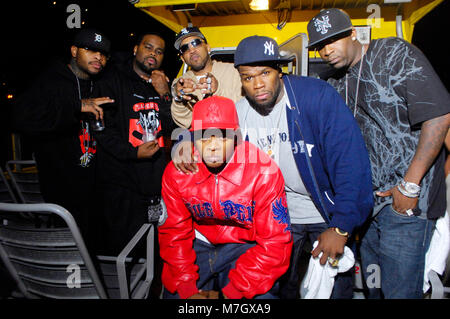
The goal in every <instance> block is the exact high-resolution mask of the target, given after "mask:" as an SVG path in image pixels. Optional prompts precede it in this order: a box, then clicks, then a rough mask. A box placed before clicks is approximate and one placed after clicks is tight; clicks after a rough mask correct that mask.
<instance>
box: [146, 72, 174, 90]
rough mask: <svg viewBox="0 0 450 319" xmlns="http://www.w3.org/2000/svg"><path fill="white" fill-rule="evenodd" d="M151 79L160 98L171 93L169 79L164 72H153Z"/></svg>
mask: <svg viewBox="0 0 450 319" xmlns="http://www.w3.org/2000/svg"><path fill="white" fill-rule="evenodd" d="M150 79H151V80H152V85H153V87H154V88H155V90H156V92H158V94H159V95H160V96H163V95H164V94H167V93H169V92H170V90H169V78H168V77H167V76H166V75H165V74H164V71H162V70H153V72H152V74H151V76H150Z"/></svg>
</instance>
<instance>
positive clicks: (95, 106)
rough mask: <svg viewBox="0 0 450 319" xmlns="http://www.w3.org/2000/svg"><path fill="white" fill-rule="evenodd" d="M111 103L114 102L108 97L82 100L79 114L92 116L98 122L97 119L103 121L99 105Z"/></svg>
mask: <svg viewBox="0 0 450 319" xmlns="http://www.w3.org/2000/svg"><path fill="white" fill-rule="evenodd" d="M113 102H114V100H113V99H110V98H109V97H96V98H90V99H82V100H81V112H83V113H92V114H94V116H95V119H96V120H98V119H99V118H100V119H103V109H102V108H101V107H100V105H102V104H105V103H113Z"/></svg>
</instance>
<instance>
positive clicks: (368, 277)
mask: <svg viewBox="0 0 450 319" xmlns="http://www.w3.org/2000/svg"><path fill="white" fill-rule="evenodd" d="M369 222H370V224H368V229H367V232H366V233H365V234H363V237H362V239H361V248H360V249H361V250H360V252H361V266H362V274H363V278H364V280H365V284H366V285H367V288H368V291H369V295H368V298H381V297H384V298H387V299H394V298H408V299H409V298H422V297H423V292H422V286H423V273H424V268H425V254H426V252H427V250H428V247H429V245H430V241H431V236H432V233H433V230H434V225H435V222H434V221H432V220H428V219H421V218H418V217H416V216H411V217H410V216H407V215H403V214H400V213H397V212H396V211H395V210H393V209H392V206H391V205H387V206H385V207H384V208H383V209H382V210H381V211H380V212H379V213H378V215H376V216H375V217H374V218H372V219H371V220H370V221H369Z"/></svg>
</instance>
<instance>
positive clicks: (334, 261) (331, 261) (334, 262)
mask: <svg viewBox="0 0 450 319" xmlns="http://www.w3.org/2000/svg"><path fill="white" fill-rule="evenodd" d="M327 260H328V263H329V264H330V266H331V267H337V266H338V265H339V260H337V259H334V258H331V257H328V259H327Z"/></svg>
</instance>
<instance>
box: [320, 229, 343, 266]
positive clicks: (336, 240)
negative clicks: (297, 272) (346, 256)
mask: <svg viewBox="0 0 450 319" xmlns="http://www.w3.org/2000/svg"><path fill="white" fill-rule="evenodd" d="M317 240H318V244H317V246H316V248H314V250H313V251H312V252H311V254H312V256H313V257H314V258H317V257H318V256H319V254H320V252H322V253H323V254H322V257H320V264H321V265H325V263H326V262H327V260H328V257H330V258H332V259H336V258H337V257H339V256H340V255H342V254H343V253H344V247H345V244H346V243H347V237H346V236H342V235H339V234H338V233H336V231H335V230H334V229H332V228H328V229H327V230H326V231H324V232H323V233H322V234H320V235H319V237H317Z"/></svg>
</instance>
